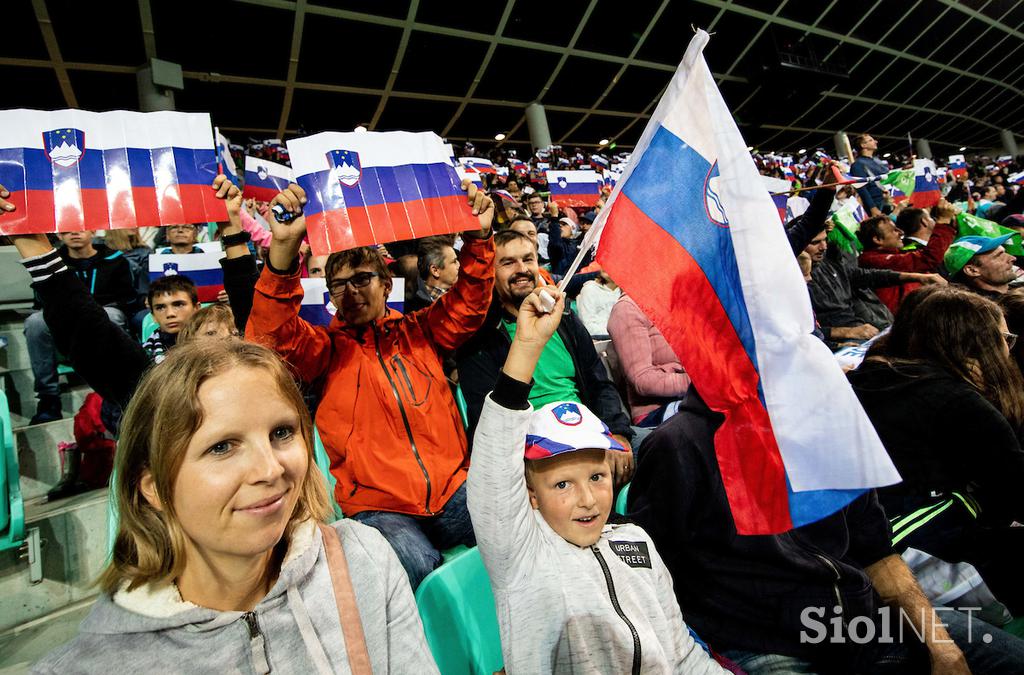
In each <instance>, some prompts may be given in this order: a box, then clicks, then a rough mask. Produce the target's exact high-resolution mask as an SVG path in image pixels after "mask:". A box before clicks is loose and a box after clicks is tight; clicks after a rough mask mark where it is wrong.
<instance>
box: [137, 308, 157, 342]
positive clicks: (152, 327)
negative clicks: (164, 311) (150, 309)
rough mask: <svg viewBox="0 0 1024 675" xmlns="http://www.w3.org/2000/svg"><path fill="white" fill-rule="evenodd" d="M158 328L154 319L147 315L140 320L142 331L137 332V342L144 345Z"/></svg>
mask: <svg viewBox="0 0 1024 675" xmlns="http://www.w3.org/2000/svg"><path fill="white" fill-rule="evenodd" d="M157 328H159V326H158V325H157V323H156V319H154V318H153V315H152V314H147V315H146V318H145V319H143V320H142V330H141V331H140V332H139V342H142V343H145V342H146V340H148V339H149V336H150V335H152V334H153V333H155V332H156V329H157Z"/></svg>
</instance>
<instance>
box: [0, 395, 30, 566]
mask: <svg viewBox="0 0 1024 675" xmlns="http://www.w3.org/2000/svg"><path fill="white" fill-rule="evenodd" d="M0 426H2V429H0V444H2V448H0V452H2V455H3V457H2V458H0V551H6V550H7V549H11V548H18V547H19V546H21V544H22V542H23V541H24V540H25V504H24V502H23V501H22V498H21V483H20V476H21V473H20V471H19V470H18V448H17V447H16V446H15V445H14V428H13V426H12V425H11V411H10V409H9V408H8V406H7V396H6V395H5V394H4V393H3V392H0Z"/></svg>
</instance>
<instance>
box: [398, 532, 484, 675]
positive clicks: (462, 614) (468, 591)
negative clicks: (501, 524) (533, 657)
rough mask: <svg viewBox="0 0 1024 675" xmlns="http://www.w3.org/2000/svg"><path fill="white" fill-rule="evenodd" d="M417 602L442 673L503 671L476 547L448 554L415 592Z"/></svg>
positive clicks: (478, 674)
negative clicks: (442, 562)
mask: <svg viewBox="0 0 1024 675" xmlns="http://www.w3.org/2000/svg"><path fill="white" fill-rule="evenodd" d="M416 604H417V606H418V607H419V610H420V618H421V619H422V620H423V632H424V634H425V635H426V637H427V644H428V645H430V651H431V652H432V653H433V655H434V660H435V661H437V666H438V668H439V669H440V671H441V675H492V673H495V672H496V671H499V670H501V669H502V664H503V663H504V658H503V657H502V654H501V634H500V633H499V631H498V615H497V610H496V609H495V608H494V596H493V595H492V594H491V582H490V579H489V578H488V576H487V570H486V569H485V568H484V563H483V560H481V559H480V551H479V550H478V549H477V548H475V547H474V548H466V547H465V546H456V547H455V548H453V549H450V550H448V551H446V552H445V556H444V564H442V565H441V566H440V567H438V568H437V569H436V570H434V571H433V572H431V573H430V574H428V575H427V578H426V579H424V580H423V582H422V583H421V584H420V586H419V588H417V589H416Z"/></svg>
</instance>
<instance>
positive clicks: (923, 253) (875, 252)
mask: <svg viewBox="0 0 1024 675" xmlns="http://www.w3.org/2000/svg"><path fill="white" fill-rule="evenodd" d="M955 238H956V230H955V229H954V228H953V226H952V225H949V224H947V223H938V224H937V225H936V226H935V230H934V231H932V236H931V237H930V238H929V239H928V245H927V246H925V247H924V248H918V249H914V250H913V251H893V250H892V249H888V248H886V249H883V248H875V249H871V250H870V251H864V252H863V253H861V254H860V257H859V258H858V259H857V261H858V263H859V264H860V266H861V267H868V268H873V269H881V270H893V271H895V272H920V273H923V274H933V273H935V272H938V271H939V269H940V268H941V267H942V259H943V257H944V256H945V255H946V249H948V248H949V245H950V244H952V243H953V239H955ZM920 285H921V284H919V283H918V282H916V281H908V282H906V283H903V284H897V285H896V286H883V287H881V288H876V289H874V290H875V295H877V296H878V299H879V300H881V301H882V302H884V303H885V306H886V307H888V308H889V310H890V311H891V312H892V313H893V314H895V313H896V311H897V310H898V309H899V308H900V303H901V302H903V298H905V297H907V296H908V295H910V293H912V292H913V291H915V290H917V288H918V287H919V286H920Z"/></svg>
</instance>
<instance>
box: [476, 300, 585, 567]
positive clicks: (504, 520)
mask: <svg viewBox="0 0 1024 675" xmlns="http://www.w3.org/2000/svg"><path fill="white" fill-rule="evenodd" d="M547 291H548V293H550V294H551V295H552V297H555V298H556V299H557V302H556V304H555V307H554V309H553V310H552V311H551V312H550V313H545V312H544V310H543V306H542V304H541V302H540V299H539V297H538V296H539V293H540V289H537V290H536V291H534V293H533V294H532V295H530V296H529V297H527V298H526V300H524V301H523V304H522V306H521V307H520V309H519V317H518V320H517V325H518V327H517V329H516V336H515V338H514V339H513V340H512V346H511V347H510V349H509V353H508V358H507V359H506V360H505V366H504V368H503V369H502V372H501V373H500V374H499V375H498V381H497V383H496V384H495V386H494V391H492V392H491V393H490V395H488V396H487V398H486V399H485V401H484V408H483V412H482V413H481V415H480V421H479V423H478V425H477V429H476V436H475V439H474V441H473V443H474V445H473V461H472V463H471V464H470V467H469V478H468V480H467V483H466V490H467V495H466V496H467V500H468V505H469V514H470V516H471V517H472V519H473V529H474V530H475V531H476V539H477V544H478V545H479V547H480V554H481V556H482V557H483V559H484V562H485V564H486V565H487V570H488V573H489V574H490V575H491V582H492V584H494V585H495V586H496V587H500V586H508V585H511V583H512V582H513V581H514V575H515V574H516V568H517V563H520V562H523V561H525V560H528V559H529V558H530V557H531V556H532V555H533V553H532V551H533V547H532V546H531V545H530V539H531V538H532V537H534V536H536V535H537V534H538V531H537V530H536V528H535V522H536V521H535V520H534V516H533V514H532V513H531V511H532V507H531V506H530V499H529V493H528V491H527V487H526V479H525V476H524V469H525V465H524V462H523V454H524V450H525V448H526V432H527V429H528V428H529V425H530V416H531V415H532V413H533V409H532V408H531V407H530V403H529V400H528V397H529V395H530V384H531V382H532V380H533V371H534V369H535V368H536V366H537V361H538V360H539V359H540V354H541V352H542V351H543V350H544V345H545V344H546V343H547V341H548V340H549V339H550V338H551V335H552V334H554V332H555V330H556V329H557V328H558V323H559V321H560V320H561V317H562V309H563V308H564V305H565V301H564V298H563V296H562V294H561V293H559V292H558V290H557V289H555V288H548V289H547Z"/></svg>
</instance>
